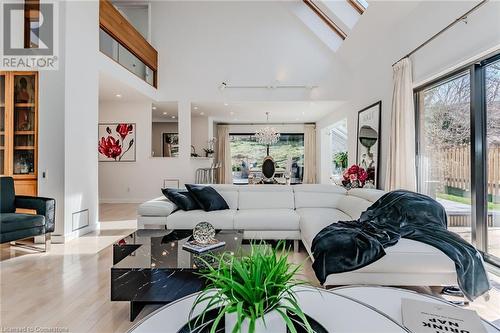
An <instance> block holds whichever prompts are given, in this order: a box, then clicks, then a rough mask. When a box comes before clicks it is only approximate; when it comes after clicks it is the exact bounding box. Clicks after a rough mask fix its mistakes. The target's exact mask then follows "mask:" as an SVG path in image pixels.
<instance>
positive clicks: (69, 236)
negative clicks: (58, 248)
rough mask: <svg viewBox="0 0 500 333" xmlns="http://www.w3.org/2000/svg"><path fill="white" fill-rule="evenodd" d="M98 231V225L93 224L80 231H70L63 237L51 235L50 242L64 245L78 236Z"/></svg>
mask: <svg viewBox="0 0 500 333" xmlns="http://www.w3.org/2000/svg"><path fill="white" fill-rule="evenodd" d="M99 229H100V224H99V223H94V224H91V225H89V226H86V227H84V228H82V229H79V230H75V231H72V232H70V233H67V234H65V235H52V236H51V240H52V243H56V244H64V243H66V242H69V241H70V240H73V239H76V238H78V237H80V236H83V235H85V234H88V233H89V232H92V231H95V230H99Z"/></svg>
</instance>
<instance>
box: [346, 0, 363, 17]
mask: <svg viewBox="0 0 500 333" xmlns="http://www.w3.org/2000/svg"><path fill="white" fill-rule="evenodd" d="M347 2H348V3H349V4H350V5H351V7H352V8H354V9H355V10H356V11H357V12H358V13H359V15H363V13H364V12H365V7H363V6H362V5H361V4H360V3H359V2H358V1H356V0H347Z"/></svg>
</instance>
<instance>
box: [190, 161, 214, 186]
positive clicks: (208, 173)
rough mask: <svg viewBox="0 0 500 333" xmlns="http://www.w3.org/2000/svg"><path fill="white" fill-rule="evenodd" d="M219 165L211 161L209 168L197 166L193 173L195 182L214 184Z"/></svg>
mask: <svg viewBox="0 0 500 333" xmlns="http://www.w3.org/2000/svg"><path fill="white" fill-rule="evenodd" d="M219 167H220V163H219V162H216V163H212V166H211V167H210V168H198V169H196V173H195V180H196V183H197V184H215V180H216V171H217V169H218V168H219Z"/></svg>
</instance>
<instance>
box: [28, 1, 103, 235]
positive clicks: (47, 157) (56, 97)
mask: <svg viewBox="0 0 500 333" xmlns="http://www.w3.org/2000/svg"><path fill="white" fill-rule="evenodd" d="M98 8H99V4H98V2H87V1H71V2H65V1H61V2H59V13H60V15H59V20H60V21H59V52H60V53H59V69H58V70H57V71H40V84H39V87H40V88H39V89H40V90H39V103H40V104H39V136H38V141H39V157H38V175H39V177H38V178H39V179H38V180H39V182H38V186H39V188H38V193H39V195H41V196H46V197H52V198H55V199H56V229H55V232H54V234H53V235H54V237H53V240H54V241H55V242H63V241H66V240H68V239H71V238H72V237H76V236H78V235H80V234H84V233H87V232H89V231H91V230H93V229H95V228H96V227H97V223H98V221H97V216H98V206H97V155H96V139H95V138H96V137H97V126H96V124H97V111H98V109H97V102H98V91H97V89H98V86H97V82H98V75H97V73H98V66H97V55H98V53H97V52H98V41H99V39H98V25H99V21H98V13H99V11H98ZM43 173H45V175H46V177H45V178H43ZM83 210H88V224H89V225H88V226H87V227H84V228H82V229H80V230H78V231H74V230H73V228H72V217H73V213H75V212H79V211H83Z"/></svg>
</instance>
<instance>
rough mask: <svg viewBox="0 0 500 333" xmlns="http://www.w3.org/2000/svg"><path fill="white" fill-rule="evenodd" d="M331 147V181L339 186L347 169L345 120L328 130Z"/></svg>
mask: <svg viewBox="0 0 500 333" xmlns="http://www.w3.org/2000/svg"><path fill="white" fill-rule="evenodd" d="M329 134H330V147H331V158H332V161H331V163H332V164H331V179H332V181H333V182H334V183H335V184H341V181H342V174H343V173H344V170H345V169H347V167H348V155H347V151H348V147H347V119H342V120H341V121H339V122H336V123H335V124H333V126H332V127H331V129H330V133H329Z"/></svg>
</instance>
